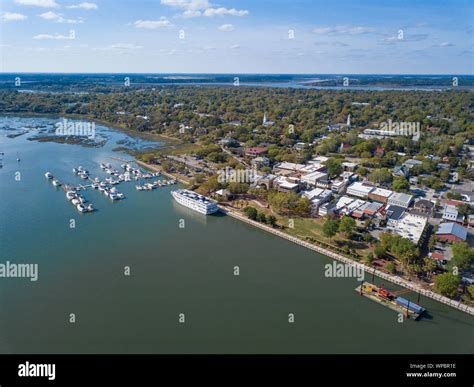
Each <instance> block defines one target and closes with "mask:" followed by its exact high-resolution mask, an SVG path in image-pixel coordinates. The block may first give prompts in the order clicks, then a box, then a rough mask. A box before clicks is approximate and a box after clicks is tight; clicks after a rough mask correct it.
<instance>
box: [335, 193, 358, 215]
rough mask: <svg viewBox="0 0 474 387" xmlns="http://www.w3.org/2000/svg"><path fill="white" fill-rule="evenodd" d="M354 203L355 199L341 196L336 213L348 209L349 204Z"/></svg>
mask: <svg viewBox="0 0 474 387" xmlns="http://www.w3.org/2000/svg"><path fill="white" fill-rule="evenodd" d="M354 201H355V199H353V198H350V197H348V196H341V197H340V198H339V200H338V201H337V203H336V211H340V210H342V209H343V208H345V207H347V206H348V205H349V204H351V203H352V202H354Z"/></svg>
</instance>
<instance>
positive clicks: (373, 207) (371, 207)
mask: <svg viewBox="0 0 474 387" xmlns="http://www.w3.org/2000/svg"><path fill="white" fill-rule="evenodd" d="M367 204H368V206H366V207H365V208H364V214H365V215H367V216H369V217H373V216H375V215H376V214H377V213H378V212H379V211H380V209H381V208H383V204H382V203H370V202H368V203H367Z"/></svg>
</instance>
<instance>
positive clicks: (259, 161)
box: [251, 157, 270, 168]
mask: <svg viewBox="0 0 474 387" xmlns="http://www.w3.org/2000/svg"><path fill="white" fill-rule="evenodd" d="M251 164H252V166H253V167H255V168H263V167H268V166H269V165H270V159H269V158H268V157H255V158H254V159H252V161H251Z"/></svg>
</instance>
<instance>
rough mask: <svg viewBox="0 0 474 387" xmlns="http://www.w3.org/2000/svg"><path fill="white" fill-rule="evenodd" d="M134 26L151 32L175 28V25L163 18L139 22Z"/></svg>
mask: <svg viewBox="0 0 474 387" xmlns="http://www.w3.org/2000/svg"><path fill="white" fill-rule="evenodd" d="M133 25H134V26H135V27H136V28H145V29H149V30H156V29H158V28H169V27H173V24H172V23H171V22H170V21H169V20H168V19H167V18H166V17H161V18H160V20H137V21H135V22H134V23H133Z"/></svg>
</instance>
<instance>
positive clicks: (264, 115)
mask: <svg viewBox="0 0 474 387" xmlns="http://www.w3.org/2000/svg"><path fill="white" fill-rule="evenodd" d="M262 125H263V126H272V125H275V121H268V118H267V113H266V112H264V113H263V120H262Z"/></svg>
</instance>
